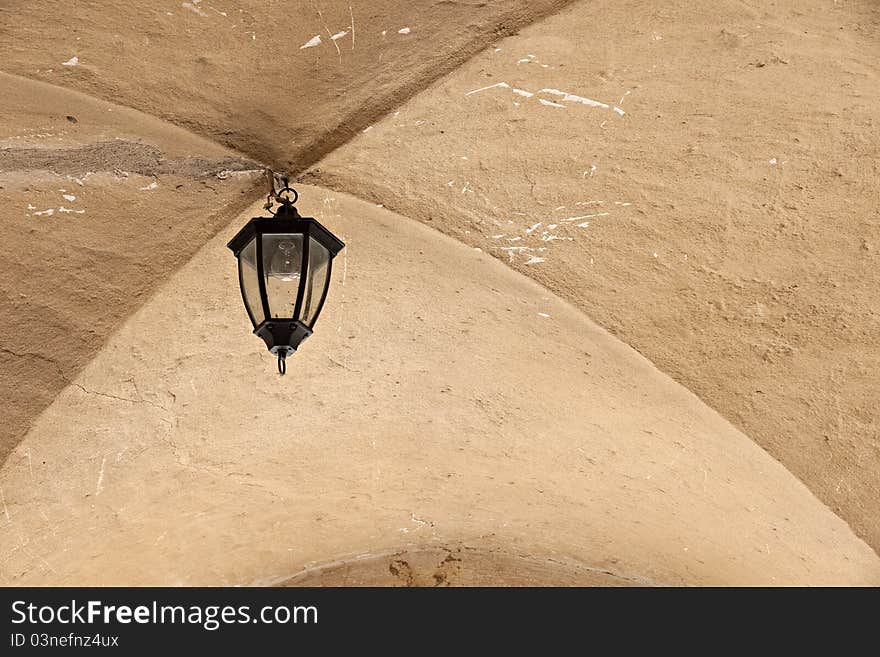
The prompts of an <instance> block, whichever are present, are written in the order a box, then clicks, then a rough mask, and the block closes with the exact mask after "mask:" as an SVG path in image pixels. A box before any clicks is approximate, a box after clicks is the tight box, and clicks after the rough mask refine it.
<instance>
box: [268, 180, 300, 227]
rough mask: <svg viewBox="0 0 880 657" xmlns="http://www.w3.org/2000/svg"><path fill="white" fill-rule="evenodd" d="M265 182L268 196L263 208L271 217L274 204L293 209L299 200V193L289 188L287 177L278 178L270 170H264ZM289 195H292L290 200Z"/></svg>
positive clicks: (273, 214)
mask: <svg viewBox="0 0 880 657" xmlns="http://www.w3.org/2000/svg"><path fill="white" fill-rule="evenodd" d="M266 181H267V183H268V185H269V194H268V196H267V197H266V205H264V206H263V207H264V208H265V209H266V210H268V211H269V213H270V214H272V216H273V217H274V216H275V213H274V212H272V206H273V205H275V204H276V203H277V204H279V205H281V206H284V207H293V206H294V205H295V204H296V202H297V201H298V200H299V193H298V192H297V191H296V190H295V189H294V188H293V187H291V186H290V178H289V177H288V176H279V175H278V174H276V173H275V172H274V171H272V169H266ZM285 194H286V196H285ZM291 194H293V198H290V195H291Z"/></svg>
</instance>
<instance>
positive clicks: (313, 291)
mask: <svg viewBox="0 0 880 657" xmlns="http://www.w3.org/2000/svg"><path fill="white" fill-rule="evenodd" d="M329 265H330V252H329V251H328V250H327V248H326V247H325V246H324V245H323V244H321V243H319V242H318V241H317V240H315V238H314V237H309V267H308V271H307V273H306V289H305V292H304V293H303V304H302V311H301V313H300V316H301V321H302V323H303V324H305V325H306V326H308V327H309V328H311V327H312V324H314V322H315V320H316V319H317V314H318V310H319V309H320V307H321V299H322V298H323V297H324V290H325V288H326V287H327V277H328V276H329V274H330V266H329Z"/></svg>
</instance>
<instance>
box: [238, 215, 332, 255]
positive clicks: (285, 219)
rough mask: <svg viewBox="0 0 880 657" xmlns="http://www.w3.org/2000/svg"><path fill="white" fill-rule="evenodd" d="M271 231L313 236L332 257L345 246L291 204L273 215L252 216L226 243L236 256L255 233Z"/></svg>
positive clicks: (261, 233) (316, 221)
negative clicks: (302, 215)
mask: <svg viewBox="0 0 880 657" xmlns="http://www.w3.org/2000/svg"><path fill="white" fill-rule="evenodd" d="M267 233H268V234H272V233H300V234H302V235H308V236H309V237H313V238H314V239H315V240H316V241H317V242H318V243H319V244H321V245H322V246H323V247H324V248H326V249H327V250H328V251H329V252H330V257H331V258H333V257H335V256H336V254H337V253H339V252H340V251H342V249H343V248H345V244H344V243H343V242H342V240H340V239H339V238H338V237H336V235H334V234H333V233H331V232H330V231H329V230H327V229H326V228H325V227H324V226H323V225H322V224H321V223H320V222H319V221H318V220H317V219H315V218H314V217H301V216H299V213H298V212H297V211H296V208H295V207H293V206H286V207H285V206H282V208H279V212H278V214H276V215H275V216H274V217H254V218H253V219H251V220H250V221H249V222H247V223H246V224H245V225H244V227H243V228H242V229H241V230H240V231H238V234H237V235H236V236H235V237H233V238H232V239H231V240H229V243H228V244H227V245H226V246H228V247H229V248H230V250H232V252H233V253H234V254H235V255H236V256H238V254H239V253H241V250H242V249H243V248H244V247H245V246H247V244H248V242H250V241H251V239H253V238H254V237H255V236H257V235H265V234H267Z"/></svg>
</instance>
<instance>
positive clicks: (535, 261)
mask: <svg viewBox="0 0 880 657" xmlns="http://www.w3.org/2000/svg"><path fill="white" fill-rule="evenodd" d="M540 262H545V260H544V258H539V257H538V256H532V257H531V258H529V259H528V260H526V264H527V265H537V264H538V263H540Z"/></svg>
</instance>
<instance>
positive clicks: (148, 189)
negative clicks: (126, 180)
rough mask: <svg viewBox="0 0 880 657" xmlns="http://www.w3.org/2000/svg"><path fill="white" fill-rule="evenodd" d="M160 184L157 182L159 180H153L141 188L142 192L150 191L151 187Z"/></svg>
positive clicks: (153, 187)
mask: <svg viewBox="0 0 880 657" xmlns="http://www.w3.org/2000/svg"><path fill="white" fill-rule="evenodd" d="M158 186H159V183H157V182H156V181H155V180H154V181H153V182H151V183H150V184H149V185H147V186H146V187H141V188H140V191H142V192H148V191H150V190H151V189H156V188H157V187H158Z"/></svg>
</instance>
